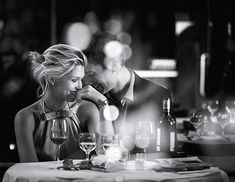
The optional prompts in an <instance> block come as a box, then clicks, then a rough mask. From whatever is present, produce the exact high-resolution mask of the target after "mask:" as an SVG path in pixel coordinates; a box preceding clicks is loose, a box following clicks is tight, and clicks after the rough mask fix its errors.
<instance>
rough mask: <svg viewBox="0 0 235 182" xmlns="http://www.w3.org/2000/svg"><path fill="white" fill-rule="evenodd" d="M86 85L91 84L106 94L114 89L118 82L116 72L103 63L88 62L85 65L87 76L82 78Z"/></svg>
mask: <svg viewBox="0 0 235 182" xmlns="http://www.w3.org/2000/svg"><path fill="white" fill-rule="evenodd" d="M82 81H83V84H84V85H91V86H93V87H94V88H95V89H96V90H98V91H99V92H100V93H102V94H104V93H107V92H109V91H110V90H111V89H113V88H114V87H115V85H116V83H117V78H116V76H115V73H114V72H112V70H109V69H108V68H103V67H102V66H101V65H98V64H96V65H94V64H88V65H87V66H86V67H85V76H84V77H83V79H82Z"/></svg>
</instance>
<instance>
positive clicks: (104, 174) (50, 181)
mask: <svg viewBox="0 0 235 182" xmlns="http://www.w3.org/2000/svg"><path fill="white" fill-rule="evenodd" d="M79 161H82V160H81V159H77V160H76V162H79ZM60 162H61V164H62V162H63V161H60ZM136 164H137V163H136V160H135V159H134V160H128V161H126V163H125V168H123V169H122V170H111V171H105V170H95V169H80V170H65V169H63V168H62V169H55V168H54V167H53V166H55V165H56V161H46V162H29V163H16V164H14V165H13V166H11V167H10V168H9V169H8V170H7V171H6V172H5V174H4V177H3V182H66V181H69V182H71V181H72V182H80V181H81V182H85V181H95V182H99V181H100V182H101V181H102V182H105V181H112V182H127V181H131V182H136V181H137V182H139V181H159V182H161V181H164V182H166V181H171V182H172V181H175V182H186V181H189V182H191V181H192V182H196V181H198V182H204V181H205V182H229V177H228V175H227V174H226V172H224V171H223V170H221V169H219V168H218V167H213V166H211V167H209V168H206V169H203V170H193V171H168V170H160V171H159V170H157V169H156V160H151V161H149V160H145V161H144V163H143V164H144V165H143V168H141V169H139V168H137V167H136Z"/></svg>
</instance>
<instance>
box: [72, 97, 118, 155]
mask: <svg viewBox="0 0 235 182" xmlns="http://www.w3.org/2000/svg"><path fill="white" fill-rule="evenodd" d="M103 111H104V108H102V107H101V108H99V109H98V107H97V106H96V105H95V104H94V103H92V102H86V101H84V102H83V103H82V104H81V105H80V106H79V108H78V110H77V115H78V118H79V120H80V122H81V125H82V126H83V127H84V126H86V125H87V128H88V131H89V132H90V133H96V134H97V137H98V139H97V143H98V144H97V147H96V153H98V154H99V153H102V149H103V148H102V146H101V143H100V136H102V135H113V134H114V130H113V124H112V121H107V120H105V119H104V117H103Z"/></svg>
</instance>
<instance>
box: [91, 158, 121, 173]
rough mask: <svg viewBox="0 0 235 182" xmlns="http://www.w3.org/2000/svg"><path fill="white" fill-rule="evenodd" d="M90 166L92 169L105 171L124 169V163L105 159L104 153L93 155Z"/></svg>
mask: <svg viewBox="0 0 235 182" xmlns="http://www.w3.org/2000/svg"><path fill="white" fill-rule="evenodd" d="M91 163H92V167H91V169H93V170H101V171H106V172H115V171H121V170H124V168H125V164H124V163H122V162H121V161H110V160H107V157H106V156H105V155H97V156H95V157H94V158H93V159H92V161H91Z"/></svg>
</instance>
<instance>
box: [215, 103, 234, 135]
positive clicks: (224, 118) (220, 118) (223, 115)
mask: <svg viewBox="0 0 235 182" xmlns="http://www.w3.org/2000/svg"><path fill="white" fill-rule="evenodd" d="M230 119H231V113H230V110H229V108H228V106H225V107H224V108H221V109H220V110H219V111H218V112H217V122H218V124H219V125H220V126H221V129H222V131H221V136H222V137H224V138H226V137H225V135H224V128H225V127H226V126H227V125H228V124H229V123H230Z"/></svg>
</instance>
